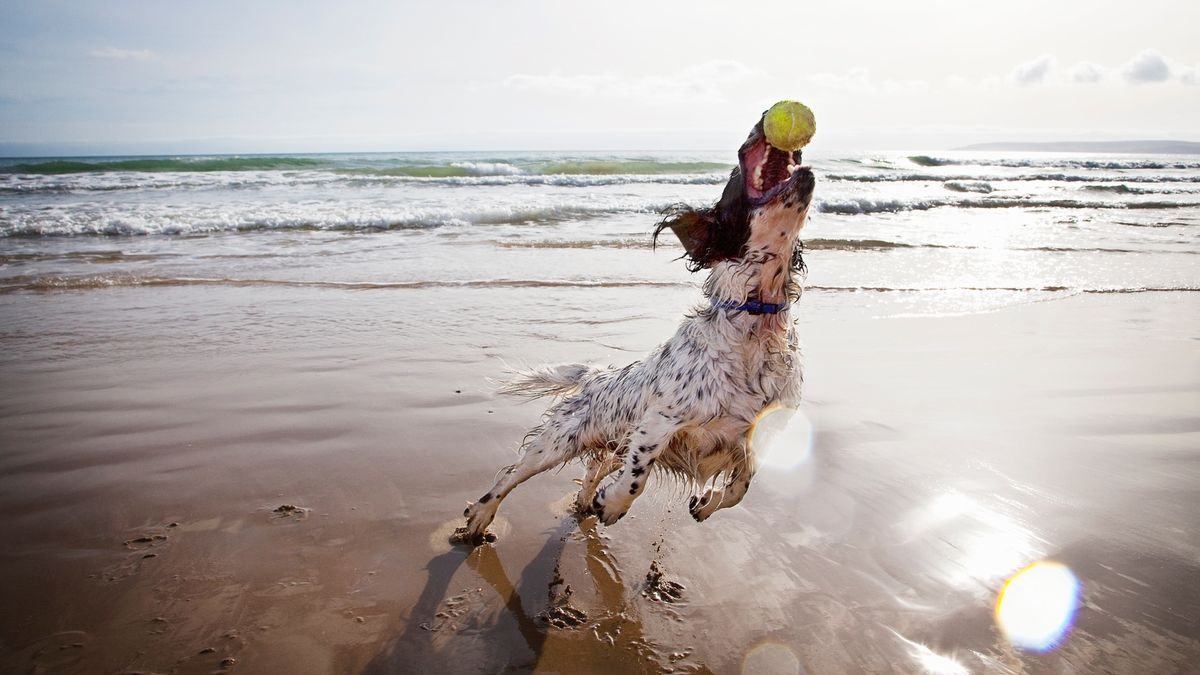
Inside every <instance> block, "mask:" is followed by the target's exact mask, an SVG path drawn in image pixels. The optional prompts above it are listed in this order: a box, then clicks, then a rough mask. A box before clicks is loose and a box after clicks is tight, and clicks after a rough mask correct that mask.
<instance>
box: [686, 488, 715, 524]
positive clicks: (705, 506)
mask: <svg viewBox="0 0 1200 675" xmlns="http://www.w3.org/2000/svg"><path fill="white" fill-rule="evenodd" d="M719 508H721V501H720V499H713V491H712V490H705V491H704V494H703V495H692V499H691V501H689V502H688V513H690V514H692V518H694V519H695V520H696V522H697V523H703V522H704V521H706V520H708V517H709V516H711V515H712V514H713V513H715V512H716V510H717V509H719Z"/></svg>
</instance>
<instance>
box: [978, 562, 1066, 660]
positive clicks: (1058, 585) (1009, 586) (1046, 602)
mask: <svg viewBox="0 0 1200 675" xmlns="http://www.w3.org/2000/svg"><path fill="white" fill-rule="evenodd" d="M1078 607H1079V579H1077V578H1076V577H1075V574H1074V573H1073V572H1071V570H1070V568H1068V567H1067V566H1066V565H1063V564H1062V563H1057V562H1053V561H1049V560H1043V561H1041V562H1036V563H1034V564H1032V565H1030V566H1029V567H1026V568H1024V569H1022V570H1021V571H1019V572H1017V573H1016V574H1014V575H1013V576H1012V577H1011V578H1010V579H1009V580H1008V581H1007V582H1006V583H1005V584H1004V588H1003V589H1002V590H1001V591H1000V597H999V598H997V599H996V624H997V625H998V626H999V627H1000V630H1001V632H1003V633H1004V636H1005V637H1006V638H1008V641H1009V642H1011V643H1012V644H1013V645H1015V646H1017V647H1020V648H1021V649H1028V650H1031V651H1037V652H1046V651H1050V650H1051V649H1054V648H1055V647H1057V646H1058V645H1059V644H1061V643H1062V641H1063V639H1064V638H1065V637H1066V635H1067V633H1068V632H1069V631H1070V629H1071V624H1072V622H1073V621H1074V619H1075V610H1076V609H1078Z"/></svg>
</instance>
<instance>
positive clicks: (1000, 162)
mask: <svg viewBox="0 0 1200 675" xmlns="http://www.w3.org/2000/svg"><path fill="white" fill-rule="evenodd" d="M908 161H910V162H912V163H913V164H916V165H917V166H1002V167H1009V168H1032V167H1057V168H1069V169H1115V170H1127V169H1148V170H1155V169H1157V170H1163V169H1200V162H1187V161H1163V160H1151V159H1121V160H1099V159H1063V158H1047V159H1011V158H995V159H982V158H978V159H976V158H948V157H931V156H929V155H911V156H909V157H908Z"/></svg>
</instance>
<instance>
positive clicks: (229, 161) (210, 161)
mask: <svg viewBox="0 0 1200 675" xmlns="http://www.w3.org/2000/svg"><path fill="white" fill-rule="evenodd" d="M327 164H328V163H327V162H323V161H321V160H318V159H311V158H306V157H258V156H254V157H173V158H158V157H137V158H130V159H96V160H85V159H71V160H66V159H53V160H46V161H40V162H38V161H35V162H21V163H17V164H10V165H8V166H3V167H0V173H10V174H33V175H46V174H49V175H54V174H68V173H108V172H118V171H121V172H126V171H137V172H142V173H162V172H181V173H183V172H209V171H264V170H274V171H278V170H285V169H313V168H317V167H321V166H326V165H327Z"/></svg>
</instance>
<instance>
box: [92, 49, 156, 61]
mask: <svg viewBox="0 0 1200 675" xmlns="http://www.w3.org/2000/svg"><path fill="white" fill-rule="evenodd" d="M90 56H91V57H92V58H95V59H110V60H113V61H149V60H151V59H153V58H154V52H152V51H150V50H149V49H121V48H120V47H105V48H104V49H93V50H92V52H91V54H90Z"/></svg>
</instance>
